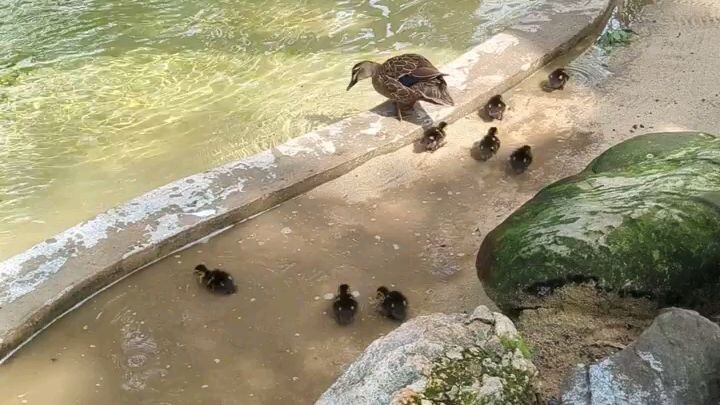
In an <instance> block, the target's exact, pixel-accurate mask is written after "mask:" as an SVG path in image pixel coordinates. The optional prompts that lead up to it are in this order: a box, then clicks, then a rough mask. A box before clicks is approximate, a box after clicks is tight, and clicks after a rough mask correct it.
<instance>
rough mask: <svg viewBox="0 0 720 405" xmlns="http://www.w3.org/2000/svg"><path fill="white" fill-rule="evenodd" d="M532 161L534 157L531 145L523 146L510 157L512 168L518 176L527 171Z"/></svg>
mask: <svg viewBox="0 0 720 405" xmlns="http://www.w3.org/2000/svg"><path fill="white" fill-rule="evenodd" d="M532 161H533V155H532V150H531V148H530V145H524V146H521V147H519V148H518V149H516V150H515V151H514V152H513V153H512V154H511V155H510V166H511V167H512V169H513V171H514V172H515V173H516V174H520V173H522V172H524V171H525V170H527V168H528V167H529V166H530V164H531V163H532Z"/></svg>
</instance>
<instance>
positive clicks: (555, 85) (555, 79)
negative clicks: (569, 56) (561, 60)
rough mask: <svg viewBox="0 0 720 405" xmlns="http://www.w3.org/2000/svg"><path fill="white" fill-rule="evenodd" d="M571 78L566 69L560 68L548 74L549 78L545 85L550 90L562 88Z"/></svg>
mask: <svg viewBox="0 0 720 405" xmlns="http://www.w3.org/2000/svg"><path fill="white" fill-rule="evenodd" d="M568 80H570V76H569V75H568V74H567V72H566V71H565V69H563V68H558V69H555V70H553V71H552V73H550V74H549V75H548V80H547V83H546V85H545V90H548V91H554V90H562V89H564V88H565V83H567V81H568Z"/></svg>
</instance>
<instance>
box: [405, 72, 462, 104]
mask: <svg viewBox="0 0 720 405" xmlns="http://www.w3.org/2000/svg"><path fill="white" fill-rule="evenodd" d="M443 76H445V75H443ZM443 76H437V77H435V78H433V79H432V80H429V81H427V82H420V83H418V84H416V85H415V86H414V87H415V88H416V89H418V90H419V91H420V92H421V93H422V95H423V101H426V102H428V103H432V104H436V105H455V101H453V99H452V96H451V95H450V92H449V91H448V87H447V83H446V82H445V79H444V78H443Z"/></svg>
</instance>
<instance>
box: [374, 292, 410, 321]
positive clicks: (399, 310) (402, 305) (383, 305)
mask: <svg viewBox="0 0 720 405" xmlns="http://www.w3.org/2000/svg"><path fill="white" fill-rule="evenodd" d="M377 298H378V300H381V302H380V311H381V312H382V313H383V315H385V316H386V317H388V318H390V319H394V320H396V321H400V322H402V321H404V320H405V317H406V316H407V307H408V302H407V298H405V296H404V295H403V294H402V293H401V292H400V291H390V290H388V289H387V287H380V288H378V289H377Z"/></svg>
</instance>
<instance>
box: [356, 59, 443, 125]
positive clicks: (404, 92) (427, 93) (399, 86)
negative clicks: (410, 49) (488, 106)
mask: <svg viewBox="0 0 720 405" xmlns="http://www.w3.org/2000/svg"><path fill="white" fill-rule="evenodd" d="M443 76H447V75H446V74H445V73H441V72H440V71H439V70H437V68H436V67H435V66H433V64H432V63H430V61H429V60H427V59H426V58H425V57H424V56H421V55H418V54H412V53H408V54H404V55H399V56H394V57H392V58H390V59H388V60H386V61H385V62H384V63H383V64H379V63H376V62H371V61H362V62H360V63H357V64H356V65H355V66H353V68H352V78H351V79H350V84H349V85H348V87H347V89H348V90H350V89H351V88H352V87H353V86H354V85H355V84H356V83H357V82H358V81H359V80H363V79H367V78H372V84H373V87H374V88H375V91H377V92H378V93H380V94H382V95H383V96H385V97H387V98H388V99H390V100H391V101H393V102H394V103H395V108H396V110H397V117H398V120H400V121H402V109H403V108H412V107H413V106H414V105H415V103H417V102H418V101H425V102H428V103H432V104H437V105H454V104H455V103H454V101H453V99H452V97H451V96H450V93H449V92H448V89H447V83H446V82H445V79H444V78H443Z"/></svg>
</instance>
